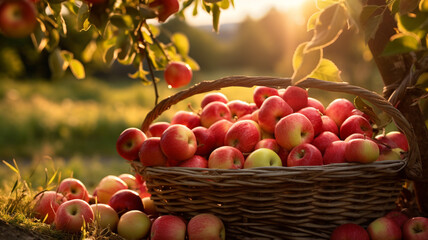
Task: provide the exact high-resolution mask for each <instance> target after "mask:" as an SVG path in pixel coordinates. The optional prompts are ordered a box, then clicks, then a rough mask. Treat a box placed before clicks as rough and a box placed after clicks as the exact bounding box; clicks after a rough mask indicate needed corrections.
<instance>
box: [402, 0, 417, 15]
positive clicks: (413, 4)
mask: <svg viewBox="0 0 428 240" xmlns="http://www.w3.org/2000/svg"><path fill="white" fill-rule="evenodd" d="M418 5H419V0H405V1H403V0H401V1H400V10H399V12H400V14H401V15H404V14H408V13H410V12H412V11H413V10H415V9H416V8H417V7H418Z"/></svg>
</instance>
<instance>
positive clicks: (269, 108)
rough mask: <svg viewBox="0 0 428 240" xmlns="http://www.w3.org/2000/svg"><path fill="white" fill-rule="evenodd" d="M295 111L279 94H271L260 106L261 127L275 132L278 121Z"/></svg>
mask: <svg viewBox="0 0 428 240" xmlns="http://www.w3.org/2000/svg"><path fill="white" fill-rule="evenodd" d="M291 113H293V109H292V108H291V107H290V106H289V105H288V103H286V102H285V101H284V99H282V98H281V97H279V96H271V97H268V98H266V100H265V101H264V102H263V103H262V105H261V106H260V109H259V112H258V123H259V125H260V127H261V128H262V129H263V130H264V131H266V132H268V133H273V132H274V131H275V126H276V124H277V123H278V121H279V120H280V119H281V118H283V117H285V116H287V115H289V114H291Z"/></svg>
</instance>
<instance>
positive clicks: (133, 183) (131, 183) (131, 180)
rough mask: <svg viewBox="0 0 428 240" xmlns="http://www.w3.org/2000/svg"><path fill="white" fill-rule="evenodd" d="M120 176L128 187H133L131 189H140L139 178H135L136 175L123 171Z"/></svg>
mask: <svg viewBox="0 0 428 240" xmlns="http://www.w3.org/2000/svg"><path fill="white" fill-rule="evenodd" d="M118 177H119V178H120V179H122V180H123V181H124V182H125V183H126V185H127V186H128V189H131V190H137V189H138V183H137V179H136V178H135V176H134V175H132V174H129V173H122V174H120V175H119V176H118Z"/></svg>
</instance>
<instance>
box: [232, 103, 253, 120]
mask: <svg viewBox="0 0 428 240" xmlns="http://www.w3.org/2000/svg"><path fill="white" fill-rule="evenodd" d="M226 105H227V106H228V107H229V110H230V113H231V114H232V119H239V118H240V117H242V116H244V115H246V114H250V113H251V112H252V111H251V107H250V104H249V103H247V102H244V101H242V100H232V101H229V102H228V103H227V104H226Z"/></svg>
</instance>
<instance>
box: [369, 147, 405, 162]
mask: <svg viewBox="0 0 428 240" xmlns="http://www.w3.org/2000/svg"><path fill="white" fill-rule="evenodd" d="M402 152H404V151H403V149H401V148H393V149H384V150H380V154H379V158H378V159H377V160H376V161H385V160H400V159H403V157H402Z"/></svg>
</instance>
